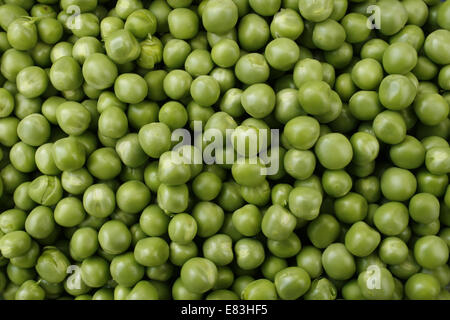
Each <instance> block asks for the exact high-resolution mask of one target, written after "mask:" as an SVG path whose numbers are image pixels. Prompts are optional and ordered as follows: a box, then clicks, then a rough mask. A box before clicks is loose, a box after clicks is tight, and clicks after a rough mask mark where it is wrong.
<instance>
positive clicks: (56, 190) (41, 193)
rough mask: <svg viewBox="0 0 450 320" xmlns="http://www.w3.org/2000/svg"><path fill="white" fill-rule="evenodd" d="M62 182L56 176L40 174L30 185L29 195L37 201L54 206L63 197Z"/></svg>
mask: <svg viewBox="0 0 450 320" xmlns="http://www.w3.org/2000/svg"><path fill="white" fill-rule="evenodd" d="M62 193H63V190H62V187H61V182H60V180H59V178H58V177H55V176H45V175H42V176H39V177H37V178H36V179H34V180H33V181H32V182H31V183H30V185H29V186H28V196H29V197H30V198H31V199H32V200H33V201H34V202H36V203H39V204H41V205H44V206H53V205H55V204H56V203H58V201H59V200H60V199H61V198H62V195H63V194H62Z"/></svg>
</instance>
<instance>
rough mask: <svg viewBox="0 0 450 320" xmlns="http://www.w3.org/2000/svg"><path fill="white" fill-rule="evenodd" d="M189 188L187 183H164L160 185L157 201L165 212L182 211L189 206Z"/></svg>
mask: <svg viewBox="0 0 450 320" xmlns="http://www.w3.org/2000/svg"><path fill="white" fill-rule="evenodd" d="M188 198H189V190H188V187H187V186H186V185H185V184H181V185H176V186H169V185H166V184H164V183H161V185H160V186H159V187H158V191H157V203H158V205H159V206H160V207H161V209H163V210H164V211H165V212H170V213H181V212H184V211H185V210H186V209H187V207H188V200H189V199H188Z"/></svg>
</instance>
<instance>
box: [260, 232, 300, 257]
mask: <svg viewBox="0 0 450 320" xmlns="http://www.w3.org/2000/svg"><path fill="white" fill-rule="evenodd" d="M301 247H302V244H301V241H300V239H299V237H298V236H297V235H296V234H295V233H294V232H293V233H291V234H290V236H289V237H288V238H287V239H286V240H270V239H269V240H267V248H268V249H269V251H270V252H271V253H272V254H273V255H275V256H277V257H279V258H291V257H293V256H295V255H296V254H298V253H299V252H300V250H301Z"/></svg>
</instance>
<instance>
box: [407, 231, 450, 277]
mask: <svg viewBox="0 0 450 320" xmlns="http://www.w3.org/2000/svg"><path fill="white" fill-rule="evenodd" d="M448 250H449V249H448V246H447V245H446V243H445V242H444V240H442V239H441V238H440V237H438V236H434V235H428V236H424V237H421V238H419V239H418V240H417V241H416V243H415V244H414V257H415V259H416V260H417V263H419V265H421V266H422V267H424V268H428V269H434V268H437V267H440V266H442V265H444V264H445V263H446V262H447V260H448V254H449V253H448V252H449V251H448Z"/></svg>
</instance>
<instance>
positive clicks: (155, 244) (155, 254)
mask: <svg viewBox="0 0 450 320" xmlns="http://www.w3.org/2000/svg"><path fill="white" fill-rule="evenodd" d="M134 257H135V259H136V261H137V262H138V263H139V264H141V265H143V266H146V267H155V266H159V265H162V264H163V263H165V262H166V261H167V259H169V245H168V244H167V242H166V241H165V240H164V239H162V238H158V237H150V238H144V239H141V240H139V241H138V242H137V243H136V246H135V248H134Z"/></svg>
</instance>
